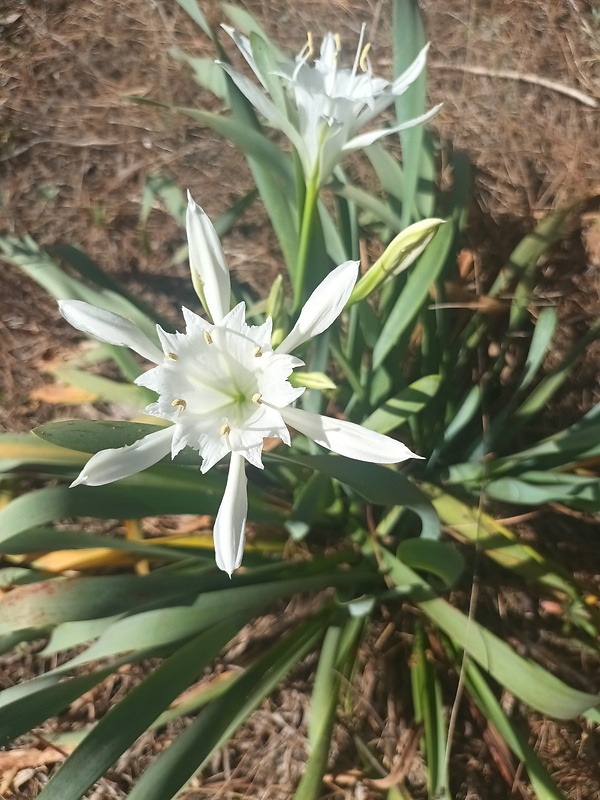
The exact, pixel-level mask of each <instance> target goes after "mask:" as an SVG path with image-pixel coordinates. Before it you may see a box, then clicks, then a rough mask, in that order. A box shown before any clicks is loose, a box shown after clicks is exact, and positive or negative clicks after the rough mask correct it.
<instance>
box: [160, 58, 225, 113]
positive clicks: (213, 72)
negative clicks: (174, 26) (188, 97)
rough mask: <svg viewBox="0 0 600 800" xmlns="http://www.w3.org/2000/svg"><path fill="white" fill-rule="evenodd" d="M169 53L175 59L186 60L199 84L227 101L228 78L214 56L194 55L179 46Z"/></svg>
mask: <svg viewBox="0 0 600 800" xmlns="http://www.w3.org/2000/svg"><path fill="white" fill-rule="evenodd" d="M169 55H170V56H171V58H172V59H173V60H174V61H184V62H185V63H186V64H188V65H189V66H190V67H191V68H192V71H193V76H194V80H195V81H196V83H197V84H198V85H199V86H201V87H202V88H203V89H206V90H207V91H209V92H210V93H211V94H214V96H215V97H218V98H219V100H221V101H223V102H227V100H228V96H229V92H228V90H227V78H226V77H225V73H224V72H223V69H222V67H221V65H220V64H218V63H217V62H216V61H215V60H214V58H199V57H198V56H192V55H190V54H189V53H186V52H184V51H183V50H180V49H179V47H172V48H171V49H170V50H169Z"/></svg>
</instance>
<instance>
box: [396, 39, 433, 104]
mask: <svg viewBox="0 0 600 800" xmlns="http://www.w3.org/2000/svg"><path fill="white" fill-rule="evenodd" d="M428 50H429V42H427V44H426V45H425V46H424V47H423V48H421V50H420V52H419V53H418V54H417V57H416V58H415V60H414V61H413V62H412V64H409V65H408V67H407V68H406V69H405V70H404V72H403V73H402V74H401V75H399V76H398V77H397V78H396V80H395V81H394V82H393V84H392V92H393V93H394V94H395V95H396V97H399V96H400V95H401V94H404V92H405V91H406V90H407V89H408V87H409V86H410V85H411V84H412V83H414V82H415V81H416V79H417V78H418V77H419V75H420V74H421V72H423V69H424V68H425V64H426V63H427V51H428Z"/></svg>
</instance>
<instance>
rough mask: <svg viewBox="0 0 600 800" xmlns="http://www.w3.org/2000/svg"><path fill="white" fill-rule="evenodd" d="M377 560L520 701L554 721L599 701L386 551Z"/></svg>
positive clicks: (459, 645)
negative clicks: (529, 655) (526, 654)
mask: <svg viewBox="0 0 600 800" xmlns="http://www.w3.org/2000/svg"><path fill="white" fill-rule="evenodd" d="M380 557H381V559H382V561H383V563H384V564H385V566H386V567H387V569H388V570H389V572H388V575H389V578H390V579H391V580H392V581H393V582H394V583H395V584H396V585H397V586H399V587H402V588H403V589H405V587H406V586H410V587H411V589H410V594H411V596H412V597H413V599H414V601H415V602H416V603H417V605H418V606H419V607H420V608H421V610H422V611H423V612H424V614H426V616H427V617H428V618H429V619H430V620H431V621H432V622H433V623H434V624H435V625H437V626H438V627H439V628H440V629H441V630H443V631H444V633H446V634H447V635H448V636H449V637H450V638H451V639H452V640H453V641H454V642H455V643H456V645H457V646H458V647H460V648H461V649H463V650H465V651H466V652H467V653H468V654H469V656H470V657H471V658H473V659H474V661H476V662H477V663H478V664H479V665H480V666H481V667H482V668H483V669H484V670H486V671H487V672H489V674H490V675H491V676H492V677H493V678H495V679H496V680H497V681H498V682H499V683H501V684H502V685H503V686H505V687H506V688H507V689H508V691H509V692H511V693H512V694H514V695H515V696H516V697H518V698H519V699H520V700H522V701H523V702H524V703H527V705H529V706H531V707H532V708H534V709H536V710H537V711H540V712H541V713H542V714H548V716H551V717H557V718H558V719H571V718H572V717H576V716H578V715H579V714H583V713H584V712H585V711H587V710H588V709H590V708H594V707H596V706H597V705H598V704H599V703H600V695H595V694H589V693H587V692H581V691H579V690H578V689H572V688H571V687H570V686H567V684H566V683H563V681H561V680H559V678H556V677H555V676H554V675H551V674H550V673H549V672H548V671H547V670H545V669H544V668H543V667H540V666H539V664H536V663H534V662H533V661H529V660H527V659H525V658H522V657H521V656H519V655H518V654H517V653H516V652H515V651H514V650H513V648H512V647H511V646H510V645H509V644H507V643H506V642H503V641H502V639H499V638H498V637H497V636H496V635H495V634H493V633H492V632H491V631H489V630H488V629H487V628H485V627H484V626H483V625H480V624H479V623H478V622H476V621H475V620H474V619H469V617H467V616H466V614H463V613H462V611H459V610H458V609H457V608H453V607H452V606H451V605H450V603H448V602H447V601H446V600H442V598H440V597H438V596H437V595H436V594H435V592H433V591H432V589H431V587H430V586H429V585H428V584H427V583H426V582H425V581H424V580H423V579H422V578H421V577H419V575H417V573H416V572H413V571H412V570H411V569H409V568H408V567H407V566H406V565H405V564H403V563H402V562H401V561H399V560H398V559H397V558H396V557H395V556H394V555H392V553H390V552H389V551H388V550H382V551H381V553H380Z"/></svg>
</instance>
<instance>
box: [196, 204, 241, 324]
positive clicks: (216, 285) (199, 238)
mask: <svg viewBox="0 0 600 800" xmlns="http://www.w3.org/2000/svg"><path fill="white" fill-rule="evenodd" d="M185 226H186V230H187V238H188V245H189V251H190V266H191V268H192V269H193V270H194V272H196V273H197V274H198V276H199V278H200V280H201V281H202V283H203V284H204V297H205V298H206V304H207V306H208V308H207V309H206V310H207V311H208V313H209V314H210V315H211V317H212V318H213V321H214V322H221V320H222V319H223V317H224V316H225V315H226V314H227V312H228V311H229V306H230V302H231V281H230V278H229V268H228V266H227V262H226V260H225V255H224V253H223V249H222V247H221V242H220V241H219V237H218V236H217V232H216V231H215V229H214V227H213V224H212V222H211V221H210V220H209V218H208V217H207V216H206V214H205V213H204V211H203V210H202V209H201V208H200V206H198V205H196V203H195V202H194V201H193V199H192V196H191V194H190V193H189V192H188V207H187V214H186V218H185Z"/></svg>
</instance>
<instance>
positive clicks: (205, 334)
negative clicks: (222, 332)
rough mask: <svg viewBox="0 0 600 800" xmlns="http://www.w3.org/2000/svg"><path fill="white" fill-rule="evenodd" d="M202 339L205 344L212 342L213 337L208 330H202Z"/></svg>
mask: <svg viewBox="0 0 600 800" xmlns="http://www.w3.org/2000/svg"><path fill="white" fill-rule="evenodd" d="M204 341H205V342H206V344H212V343H213V338H212V336H211V335H210V333H209V332H208V331H204Z"/></svg>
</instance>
